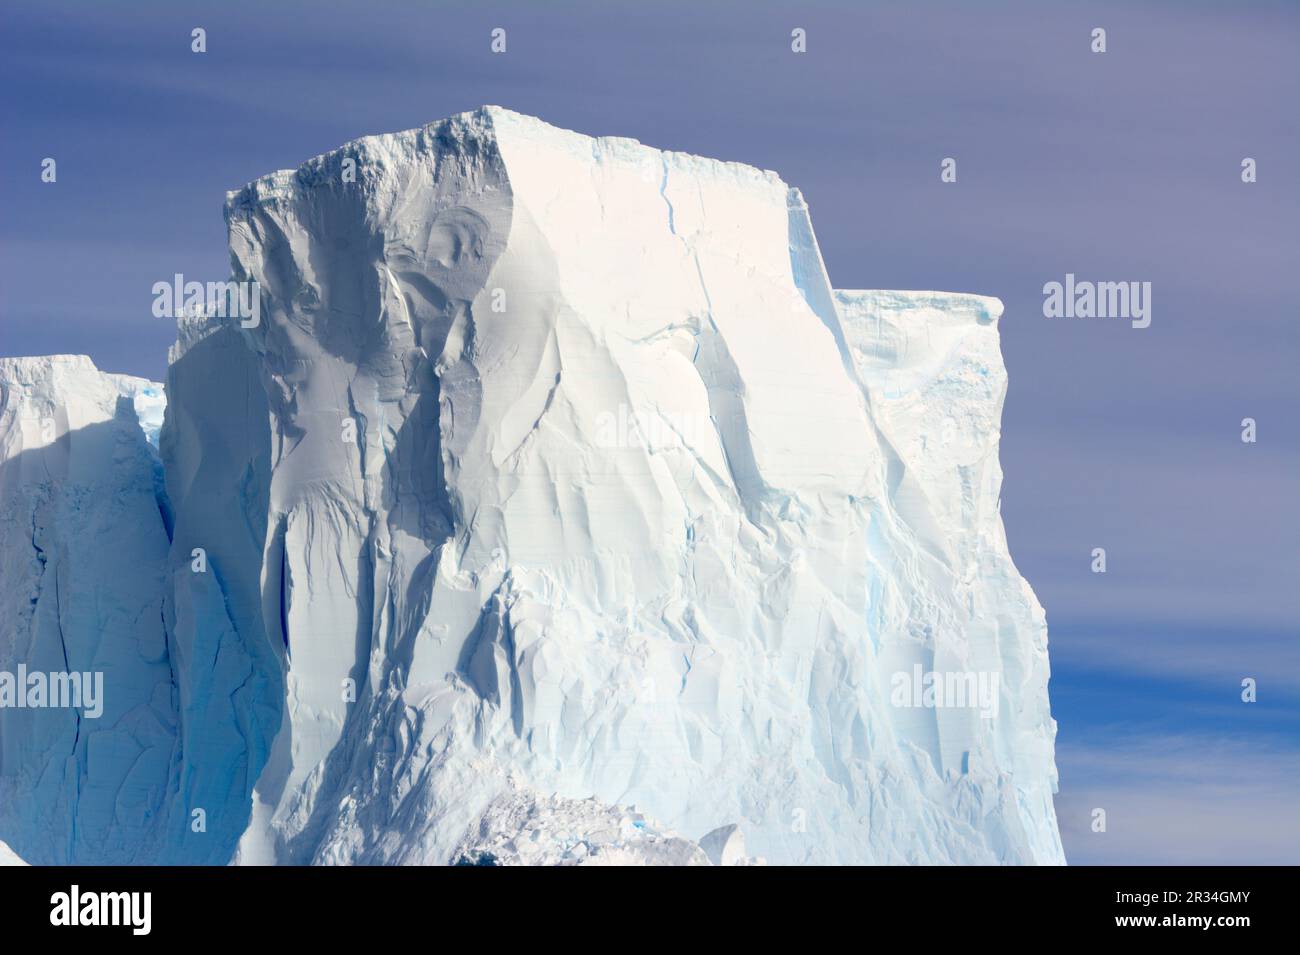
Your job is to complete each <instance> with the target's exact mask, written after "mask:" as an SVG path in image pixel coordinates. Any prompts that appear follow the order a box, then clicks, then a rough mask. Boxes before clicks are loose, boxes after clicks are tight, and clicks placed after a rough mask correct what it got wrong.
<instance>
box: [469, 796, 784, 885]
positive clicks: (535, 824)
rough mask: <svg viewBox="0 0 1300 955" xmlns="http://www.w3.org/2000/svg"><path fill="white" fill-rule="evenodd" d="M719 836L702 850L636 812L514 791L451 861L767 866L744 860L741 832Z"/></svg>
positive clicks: (707, 841)
mask: <svg viewBox="0 0 1300 955" xmlns="http://www.w3.org/2000/svg"><path fill="white" fill-rule="evenodd" d="M717 833H721V836H718V835H717V834H715V833H709V834H708V835H706V836H705V837H704V838H703V839H701V840H700V842H698V843H696V842H692V841H691V840H690V839H687V838H685V837H683V836H680V835H677V834H676V833H673V832H669V831H667V830H665V829H664V828H663V827H662V826H660V825H659V824H658V823H657V822H655V821H654V820H653V819H650V818H648V817H647V816H645V815H643V814H642V813H639V812H637V811H636V810H635V809H626V810H625V809H620V808H618V807H615V806H607V805H604V804H602V803H600V802H598V801H597V800H595V799H581V800H580V799H564V798H561V797H557V796H549V797H548V796H542V795H539V794H537V793H531V792H526V791H520V790H515V789H510V790H507V791H506V792H505V793H504V794H503V795H501V796H499V797H497V798H496V799H495V800H493V802H492V803H491V805H489V806H488V808H487V810H486V811H485V812H484V813H483V817H482V818H481V819H480V820H479V822H478V824H477V826H476V827H474V830H473V832H472V833H471V834H470V835H469V837H468V838H466V840H465V841H464V842H463V843H462V844H461V846H459V847H458V848H457V849H456V850H455V852H454V853H453V857H454V859H455V860H456V861H455V864H456V865H500V866H506V865H545V866H554V865H761V864H763V860H761V859H752V858H749V857H747V856H746V855H745V846H744V841H743V840H742V839H741V838H740V837H739V834H738V831H737V828H736V827H735V826H728V827H726V828H725V831H724V830H722V829H719V830H717ZM715 844H716V848H715V849H714V850H713V851H710V846H714V845H715ZM724 847H725V851H724Z"/></svg>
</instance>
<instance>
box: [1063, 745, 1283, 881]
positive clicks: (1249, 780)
mask: <svg viewBox="0 0 1300 955" xmlns="http://www.w3.org/2000/svg"><path fill="white" fill-rule="evenodd" d="M1119 732H1121V733H1122V732H1123V731H1122V730H1120V731H1119ZM1058 765H1059V766H1060V769H1061V791H1060V793H1059V794H1058V795H1057V798H1056V809H1057V817H1058V819H1059V821H1060V825H1061V837H1062V839H1063V841H1064V843H1065V847H1066V857H1067V859H1068V861H1069V862H1071V863H1072V864H1076V865H1160V864H1168V865H1192V864H1209V865H1214V864H1223V865H1266V864H1267V865H1284V864H1290V865H1295V864H1300V743H1297V742H1296V741H1294V740H1279V739H1269V738H1262V739H1261V738H1259V737H1256V736H1250V735H1247V734H1242V735H1218V734H1201V733H1188V734H1181V735H1160V736H1148V737H1145V738H1133V737H1128V738H1125V737H1124V736H1122V735H1117V736H1116V738H1115V740H1114V741H1113V742H1107V743H1089V744H1086V745H1071V744H1065V745H1062V746H1061V747H1060V748H1059V751H1058ZM1095 809H1104V810H1105V813H1106V831H1105V832H1094V831H1093V830H1092V824H1093V811H1094V810H1095Z"/></svg>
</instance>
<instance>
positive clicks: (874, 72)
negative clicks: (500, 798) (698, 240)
mask: <svg viewBox="0 0 1300 955" xmlns="http://www.w3.org/2000/svg"><path fill="white" fill-rule="evenodd" d="M195 27H202V28H204V29H205V30H206V33H207V47H208V49H207V52H206V53H203V54H196V53H193V52H191V49H190V46H191V30H193V29H194V28H195ZM496 27H502V28H505V29H506V31H507V52H506V53H505V54H501V55H494V54H492V53H491V52H490V49H489V42H490V32H491V30H492V29H493V28H496ZM796 27H799V28H802V29H804V30H805V31H806V35H807V52H806V53H802V54H795V53H793V52H792V51H791V49H790V31H791V30H792V29H794V28H796ZM1098 27H1100V28H1103V29H1105V31H1106V47H1107V48H1106V51H1105V52H1104V53H1097V52H1093V50H1092V49H1091V47H1092V43H1093V40H1092V31H1093V30H1094V29H1095V28H1098ZM1297 51H1300V5H1297V4H1296V3H1294V2H1291V3H1277V4H1273V3H1252V2H1241V3H1232V4H1228V3H1221V4H1210V3H1198V2H1180V3H1175V2H1153V0H1148V2H1136V3H1135V2H1128V3H1123V4H1119V3H1113V4H1112V3H1099V2H1086V3H1085V2H1073V3H1068V4H1067V3H1054V2H1038V3H1027V2H1024V3H1022V2H1011V3H971V2H966V3H958V2H953V3H943V2H932V0H919V2H915V3H911V4H906V5H904V4H902V3H861V2H858V3H852V2H843V3H831V2H816V0H802V2H787V3H767V2H762V0H744V2H726V0H720V2H713V3H700V2H695V3H678V2H673V0H656V2H654V3H648V2H641V3H632V2H605V3H600V4H595V3H591V4H584V3H577V2H562V0H560V2H554V3H545V4H532V5H528V4H507V3H499V2H478V3H436V2H427V3H388V2H381V0H368V2H351V0H342V2H340V0H329V2H317V3H296V2H276V3H268V2H258V3H244V2H238V0H236V2H224V3H221V4H216V3H210V2H207V3H188V2H170V3H161V2H159V3H143V2H132V0H127V2H115V3H113V4H111V5H108V4H92V3H89V2H85V3H68V2H60V0H55V2H45V3H42V4H39V5H36V4H31V5H27V6H25V7H23V8H19V7H18V6H17V5H16V4H6V5H5V7H4V9H3V12H0V134H2V135H0V355H34V354H50V353H69V352H71V353H85V354H89V355H90V356H91V357H92V358H93V359H94V361H95V362H96V364H97V365H98V366H99V367H100V368H102V369H104V370H108V371H115V372H128V373H133V374H138V375H144V376H147V377H151V378H155V379H161V378H162V376H163V375H164V373H165V367H166V351H167V347H168V345H169V344H170V343H171V341H172V339H173V337H174V335H173V331H172V329H171V327H170V324H169V323H168V322H167V321H164V320H160V319H157V318H154V317H152V315H151V304H152V300H153V295H152V291H151V289H152V286H153V283H154V282H156V281H159V280H168V279H170V277H171V276H172V275H173V274H174V273H177V272H180V273H183V274H185V275H186V276H187V277H196V276H202V277H204V278H205V280H206V279H213V280H220V279H223V278H225V276H226V275H227V272H228V261H229V259H228V254H227V252H226V247H225V225H224V222H223V220H222V215H221V208H222V203H223V200H224V196H225V193H226V191H227V190H230V189H235V188H238V187H239V186H241V185H243V184H244V183H245V182H247V181H249V180H251V179H253V178H255V177H257V176H260V175H262V174H264V173H266V172H269V171H271V170H274V169H281V168H293V167H296V166H298V165H299V164H301V163H302V162H303V161H304V160H306V159H308V158H310V157H312V156H315V155H317V154H319V153H322V152H325V151H327V150H329V149H332V148H334V147H336V146H339V145H341V144H342V143H344V142H346V141H348V140H351V139H355V138H357V137H358V136H362V135H367V134H372V133H382V132H391V131H395V130H400V129H408V128H411V127H414V126H419V125H422V124H424V123H427V122H430V121H433V120H437V119H440V118H443V117H445V116H448V115H451V114H453V113H457V112H461V111H463V110H467V109H472V108H474V107H477V106H479V105H482V104H485V103H494V104H498V105H501V106H505V107H508V108H511V109H514V110H518V111H520V112H524V113H530V114H533V115H536V116H539V117H541V118H542V119H545V120H546V121H548V122H550V123H552V124H554V125H557V126H562V127H567V128H570V129H575V130H578V131H580V132H583V133H588V134H591V135H619V136H629V137H632V138H636V139H639V140H641V141H642V142H645V143H647V144H649V145H652V146H658V147H661V148H666V149H674V150H682V151H687V152H692V153H698V154H701V155H706V156H711V157H716V158H720V159H729V160H736V161H741V162H745V163H749V164H751V165H755V166H759V167H761V168H766V169H773V170H775V171H777V172H778V173H779V174H780V175H781V177H782V178H783V179H785V180H786V181H787V182H789V183H791V184H792V185H795V186H797V187H799V188H800V189H801V190H802V192H803V194H804V196H805V198H806V200H807V202H808V205H809V208H810V210H811V214H812V220H813V225H814V228H815V229H816V232H817V237H818V241H819V243H820V246H821V250H822V253H823V256H824V258H825V261H826V266H827V269H828V271H829V273H830V277H831V281H832V283H833V284H834V285H835V286H836V287H838V288H901V289H939V290H945V291H969V292H979V293H982V294H987V295H995V296H997V297H999V298H1001V299H1002V300H1003V302H1004V303H1005V305H1006V310H1005V313H1004V316H1003V318H1002V321H1001V334H1002V348H1003V354H1004V357H1005V360H1006V364H1007V368H1008V374H1009V379H1010V387H1009V392H1008V395H1007V401H1006V408H1005V413H1004V417H1003V424H1002V464H1003V468H1004V471H1005V475H1006V477H1005V482H1004V486H1003V495H1002V516H1003V519H1004V521H1005V523H1006V527H1007V535H1008V539H1009V542H1010V547H1011V552H1012V555H1013V557H1014V558H1015V560H1016V563H1017V565H1018V567H1019V568H1020V570H1021V572H1022V573H1023V574H1024V575H1025V577H1026V578H1027V579H1028V580H1029V582H1030V583H1031V584H1032V585H1033V587H1034V589H1035V591H1036V593H1037V594H1038V597H1039V599H1040V600H1041V602H1042V603H1043V605H1044V606H1045V607H1046V610H1047V617H1048V626H1049V633H1050V652H1051V658H1052V669H1053V676H1052V682H1051V687H1050V692H1051V697H1052V709H1053V713H1054V715H1055V717H1056V719H1057V721H1058V724H1059V735H1058V737H1057V743H1058V749H1057V761H1058V766H1059V769H1060V777H1061V791H1060V793H1059V795H1058V797H1057V811H1058V818H1059V821H1060V825H1061V831H1062V838H1063V840H1064V843H1065V849H1066V855H1067V858H1068V859H1069V860H1070V861H1071V862H1072V863H1076V864H1112V863H1113V864H1139V863H1176V864H1182V863H1240V864H1254V863H1278V862H1290V863H1297V862H1300V632H1298V629H1300V628H1298V626H1297V624H1298V622H1300V586H1297V582H1298V580H1300V493H1298V492H1300V420H1297V414H1296V412H1297V409H1298V407H1300V402H1298V401H1297V399H1298V397H1300V395H1298V394H1297V391H1298V390H1300V384H1298V381H1300V377H1298V376H1297V373H1296V369H1297V367H1300V333H1298V332H1297V318H1300V315H1298V314H1297V312H1298V310H1297V297H1296V295H1295V292H1294V288H1293V284H1294V280H1295V277H1296V274H1297V267H1298V266H1300V186H1298V185H1297V184H1298V183H1300V109H1297V105H1298V104H1300V96H1298V95H1297V94H1300V55H1297ZM45 157H53V158H55V159H56V161H57V174H58V179H57V182H56V183H54V184H49V183H42V182H41V179H40V172H41V162H42V160H43V159H44V158H45ZM949 157H951V158H954V159H956V161H957V166H956V169H957V180H956V182H947V183H945V182H942V181H941V179H940V163H941V161H942V160H943V159H945V158H949ZM1247 157H1250V158H1252V159H1254V160H1255V163H1256V169H1257V181H1255V182H1253V183H1244V182H1242V178H1241V172H1242V166H1241V164H1242V160H1243V159H1244V158H1247ZM1067 273H1072V274H1074V275H1076V276H1077V277H1078V278H1079V279H1081V280H1084V279H1087V280H1093V281H1139V282H1150V283H1151V288H1152V294H1151V318H1152V321H1151V325H1150V327H1148V328H1143V329H1137V328H1133V327H1131V325H1130V324H1129V323H1128V322H1124V321H1107V320H1098V319H1068V318H1048V317H1045V315H1044V310H1043V298H1044V296H1043V286H1044V284H1045V283H1046V282H1050V281H1058V282H1063V281H1064V280H1065V276H1066V274H1067ZM1247 417H1250V418H1253V419H1255V421H1256V427H1257V440H1256V441H1255V442H1254V443H1245V442H1243V441H1242V440H1241V434H1242V420H1243V419H1244V418H1247ZM1097 547H1102V548H1105V550H1106V555H1107V570H1106V573H1104V574H1097V573H1093V572H1092V569H1091V565H1092V561H1093V558H1092V552H1093V549H1094V548H1097ZM1245 678H1253V679H1255V680H1257V681H1258V682H1257V686H1258V689H1257V694H1258V695H1257V702H1254V703H1245V702H1243V701H1242V699H1241V694H1242V686H1241V684H1242V680H1243V679H1245ZM1098 808H1101V809H1104V810H1105V811H1106V830H1105V831H1104V832H1096V831H1093V819H1094V810H1095V809H1098Z"/></svg>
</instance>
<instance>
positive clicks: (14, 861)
mask: <svg viewBox="0 0 1300 955" xmlns="http://www.w3.org/2000/svg"><path fill="white" fill-rule="evenodd" d="M0 865H27V863H26V862H24V861H23V860H22V859H20V858H18V854H17V853H16V852H14V850H12V849H10V848H9V847H8V846H7V845H5V844H4V843H3V842H0Z"/></svg>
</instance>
